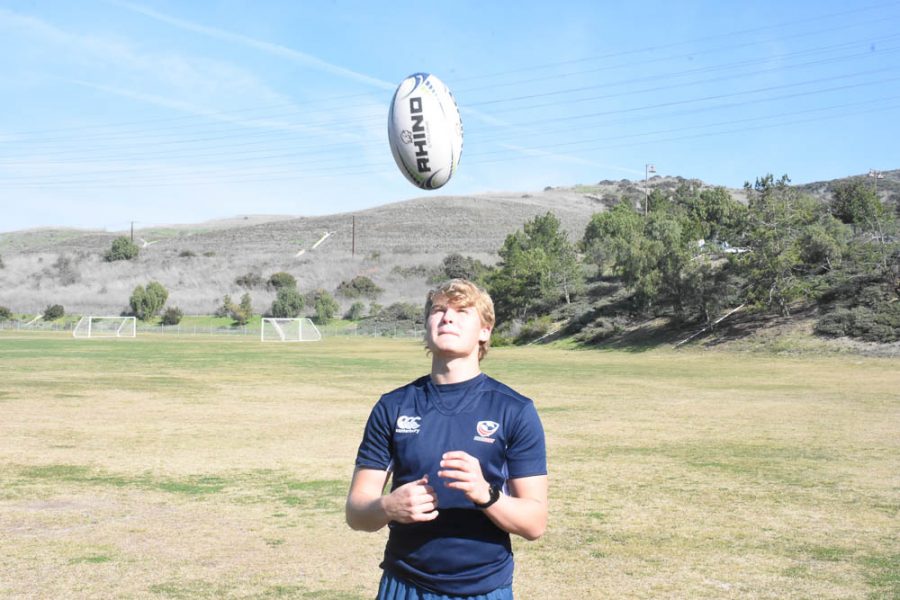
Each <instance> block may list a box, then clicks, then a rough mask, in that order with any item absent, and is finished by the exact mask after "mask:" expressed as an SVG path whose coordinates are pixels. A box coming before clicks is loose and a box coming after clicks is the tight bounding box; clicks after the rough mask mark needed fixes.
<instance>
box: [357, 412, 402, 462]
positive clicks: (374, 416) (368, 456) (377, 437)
mask: <svg viewBox="0 0 900 600" xmlns="http://www.w3.org/2000/svg"><path fill="white" fill-rule="evenodd" d="M392 446H393V443H392V435H391V418H390V416H389V415H388V410H387V407H386V406H385V404H384V402H381V401H379V402H378V403H377V404H375V406H374V407H373V408H372V412H371V413H370V414H369V420H368V421H367V422H366V429H365V432H364V433H363V439H362V442H361V443H360V445H359V450H358V451H357V453H356V466H357V468H360V467H362V468H369V469H379V470H383V471H387V470H388V468H389V467H390V465H391V457H392V455H393V447H392Z"/></svg>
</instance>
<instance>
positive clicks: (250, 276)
mask: <svg viewBox="0 0 900 600" xmlns="http://www.w3.org/2000/svg"><path fill="white" fill-rule="evenodd" d="M273 277H274V275H273ZM234 283H235V285H237V286H240V287H242V288H244V289H248V290H252V289H253V288H257V287H262V286H263V284H264V283H265V282H264V281H263V278H262V275H260V274H259V273H253V272H252V271H251V272H249V273H244V274H243V275H240V276H238V277H237V278H235V280H234Z"/></svg>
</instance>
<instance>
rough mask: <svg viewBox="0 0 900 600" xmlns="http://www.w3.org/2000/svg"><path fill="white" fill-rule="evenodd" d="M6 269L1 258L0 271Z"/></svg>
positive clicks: (0, 257)
mask: <svg viewBox="0 0 900 600" xmlns="http://www.w3.org/2000/svg"><path fill="white" fill-rule="evenodd" d="M5 268H6V265H5V264H3V257H2V256H0V269H5Z"/></svg>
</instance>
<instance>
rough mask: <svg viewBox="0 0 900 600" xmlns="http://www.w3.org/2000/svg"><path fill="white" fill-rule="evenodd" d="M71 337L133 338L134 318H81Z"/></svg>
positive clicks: (135, 332) (135, 320)
mask: <svg viewBox="0 0 900 600" xmlns="http://www.w3.org/2000/svg"><path fill="white" fill-rule="evenodd" d="M72 335H73V336H75V337H77V338H101V337H103V338H107V337H132V338H133V337H135V336H136V335H137V319H136V318H135V317H93V316H89V317H81V320H79V321H78V324H77V325H75V329H73V330H72Z"/></svg>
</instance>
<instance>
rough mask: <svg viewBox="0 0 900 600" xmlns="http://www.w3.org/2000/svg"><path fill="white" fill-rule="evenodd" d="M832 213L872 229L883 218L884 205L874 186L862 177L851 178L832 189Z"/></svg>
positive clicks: (849, 221) (854, 223) (843, 219)
mask: <svg viewBox="0 0 900 600" xmlns="http://www.w3.org/2000/svg"><path fill="white" fill-rule="evenodd" d="M831 214H833V215H834V216H835V217H837V218H838V219H840V220H841V221H842V222H844V223H847V224H850V225H855V226H862V227H866V226H868V228H870V229H871V228H873V226H874V224H875V222H876V221H877V220H878V219H879V218H883V216H884V206H883V205H882V204H881V200H879V198H878V194H876V193H875V190H874V189H873V188H872V186H870V185H868V184H866V183H865V182H864V181H863V180H862V179H851V180H849V181H844V182H842V183H839V184H837V185H836V186H834V188H833V189H832V191H831Z"/></svg>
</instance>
